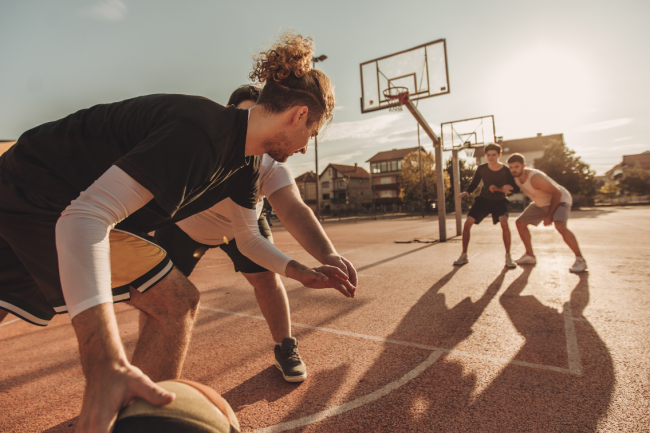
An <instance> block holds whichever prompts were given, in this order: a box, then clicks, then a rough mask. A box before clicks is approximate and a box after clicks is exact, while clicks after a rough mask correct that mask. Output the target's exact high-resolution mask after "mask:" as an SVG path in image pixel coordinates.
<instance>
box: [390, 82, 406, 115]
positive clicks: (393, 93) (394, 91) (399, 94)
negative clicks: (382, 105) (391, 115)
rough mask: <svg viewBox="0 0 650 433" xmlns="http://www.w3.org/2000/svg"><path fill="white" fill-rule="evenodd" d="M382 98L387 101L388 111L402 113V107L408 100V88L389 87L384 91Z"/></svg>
mask: <svg viewBox="0 0 650 433" xmlns="http://www.w3.org/2000/svg"><path fill="white" fill-rule="evenodd" d="M384 98H386V100H388V101H389V104H388V111H402V105H404V104H405V103H406V101H408V100H409V89H408V87H389V88H388V89H386V90H384Z"/></svg>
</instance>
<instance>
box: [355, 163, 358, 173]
mask: <svg viewBox="0 0 650 433" xmlns="http://www.w3.org/2000/svg"><path fill="white" fill-rule="evenodd" d="M357 165H358V164H357V163H356V162H355V163H354V171H357Z"/></svg>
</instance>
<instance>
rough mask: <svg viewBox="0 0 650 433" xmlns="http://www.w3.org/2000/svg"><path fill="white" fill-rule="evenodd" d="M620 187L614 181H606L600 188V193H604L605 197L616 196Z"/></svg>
mask: <svg viewBox="0 0 650 433" xmlns="http://www.w3.org/2000/svg"><path fill="white" fill-rule="evenodd" d="M618 191H619V188H618V187H617V186H616V185H615V184H614V182H606V183H605V184H604V185H603V186H602V187H600V189H599V190H598V193H599V194H601V195H604V196H605V197H614V196H616V195H617V194H618Z"/></svg>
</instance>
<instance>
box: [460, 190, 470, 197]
mask: <svg viewBox="0 0 650 433" xmlns="http://www.w3.org/2000/svg"><path fill="white" fill-rule="evenodd" d="M465 197H469V193H468V192H467V191H463V192H461V193H460V194H458V198H460V199H464V198H465Z"/></svg>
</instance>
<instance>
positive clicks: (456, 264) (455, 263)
mask: <svg viewBox="0 0 650 433" xmlns="http://www.w3.org/2000/svg"><path fill="white" fill-rule="evenodd" d="M468 263H469V260H465V261H464V262H454V266H463V265H466V264H468Z"/></svg>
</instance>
